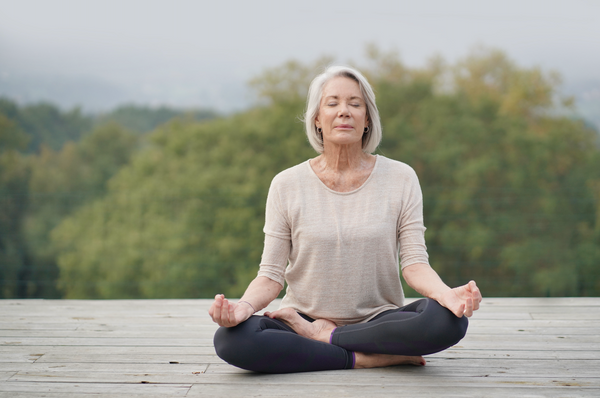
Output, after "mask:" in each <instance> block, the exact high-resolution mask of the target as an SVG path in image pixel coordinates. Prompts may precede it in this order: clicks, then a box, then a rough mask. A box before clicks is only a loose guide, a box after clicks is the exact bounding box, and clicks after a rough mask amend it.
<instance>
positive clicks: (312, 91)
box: [304, 66, 381, 153]
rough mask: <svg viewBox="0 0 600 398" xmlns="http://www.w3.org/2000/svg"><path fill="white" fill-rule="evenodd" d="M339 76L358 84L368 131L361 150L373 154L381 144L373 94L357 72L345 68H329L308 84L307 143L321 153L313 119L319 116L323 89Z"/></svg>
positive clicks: (321, 140)
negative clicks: (365, 113)
mask: <svg viewBox="0 0 600 398" xmlns="http://www.w3.org/2000/svg"><path fill="white" fill-rule="evenodd" d="M339 76H341V77H347V78H349V79H352V80H354V81H355V82H357V83H358V87H359V88H360V92H361V94H362V96H363V98H364V100H365V103H366V105H367V119H368V120H369V131H368V132H367V133H366V134H365V135H364V136H363V142H362V150H363V152H365V153H373V152H375V149H377V147H378V146H379V143H380V142H381V120H380V119H379V111H378V110H377V105H375V93H374V92H373V89H372V88H371V85H370V84H369V82H368V81H367V79H366V78H365V77H364V76H363V75H362V74H361V73H360V72H359V71H357V70H356V69H353V68H349V67H347V66H330V67H328V68H327V69H326V70H325V72H323V73H321V74H320V75H318V76H317V77H315V78H314V79H313V81H312V82H311V83H310V87H309V89H308V98H307V100H306V112H305V113H304V123H305V125H306V135H307V137H308V142H310V145H312V147H313V148H314V149H315V151H317V152H318V153H323V139H322V138H321V137H320V134H319V133H318V131H317V126H316V124H315V119H316V118H317V115H318V114H319V107H320V106H321V97H322V96H323V87H325V84H327V82H329V81H330V80H331V79H333V78H334V77H339Z"/></svg>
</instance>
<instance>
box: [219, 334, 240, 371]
mask: <svg viewBox="0 0 600 398" xmlns="http://www.w3.org/2000/svg"><path fill="white" fill-rule="evenodd" d="M234 329H235V328H226V327H220V328H219V329H218V330H217V332H216V333H215V336H214V338H213V343H214V347H215V352H216V353H217V356H218V357H219V358H221V359H222V360H224V361H225V362H227V363H229V364H232V365H236V366H239V365H237V362H238V361H237V359H239V357H240V354H241V351H240V350H242V349H243V346H241V345H240V344H239V343H240V342H239V338H236V333H235V330H234Z"/></svg>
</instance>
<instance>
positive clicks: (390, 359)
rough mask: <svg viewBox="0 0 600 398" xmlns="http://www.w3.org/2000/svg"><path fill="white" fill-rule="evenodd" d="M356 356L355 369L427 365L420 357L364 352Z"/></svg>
mask: <svg viewBox="0 0 600 398" xmlns="http://www.w3.org/2000/svg"><path fill="white" fill-rule="evenodd" d="M354 354H355V359H356V362H355V363H354V369H366V368H382V367H385V366H393V365H415V366H423V365H425V363H426V361H425V358H423V357H418V356H417V357H409V356H404V355H388V354H365V353H364V352H355V353H354Z"/></svg>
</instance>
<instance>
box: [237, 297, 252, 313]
mask: <svg viewBox="0 0 600 398" xmlns="http://www.w3.org/2000/svg"><path fill="white" fill-rule="evenodd" d="M237 303H238V304H242V305H245V306H246V307H248V308H250V310H251V311H252V313H251V314H250V315H252V314H254V313H255V312H256V308H254V306H253V305H252V304H250V303H249V302H248V301H246V300H240V301H238V302H237Z"/></svg>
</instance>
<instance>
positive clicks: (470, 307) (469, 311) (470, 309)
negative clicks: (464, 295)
mask: <svg viewBox="0 0 600 398" xmlns="http://www.w3.org/2000/svg"><path fill="white" fill-rule="evenodd" d="M465 316H466V317H471V316H473V299H471V298H468V299H467V306H466V307H465Z"/></svg>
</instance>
